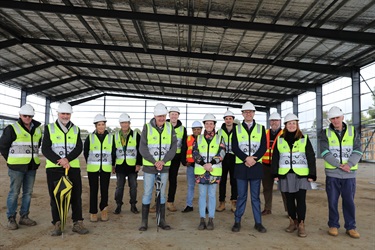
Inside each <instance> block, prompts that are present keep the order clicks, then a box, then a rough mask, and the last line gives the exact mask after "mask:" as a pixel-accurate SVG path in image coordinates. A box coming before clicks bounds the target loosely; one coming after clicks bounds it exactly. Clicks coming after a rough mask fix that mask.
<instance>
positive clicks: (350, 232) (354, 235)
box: [346, 229, 360, 239]
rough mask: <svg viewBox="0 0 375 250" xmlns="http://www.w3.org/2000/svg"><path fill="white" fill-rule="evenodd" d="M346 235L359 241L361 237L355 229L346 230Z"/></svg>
mask: <svg viewBox="0 0 375 250" xmlns="http://www.w3.org/2000/svg"><path fill="white" fill-rule="evenodd" d="M346 234H347V235H349V236H350V237H352V238H354V239H359V237H360V235H359V233H358V232H357V231H356V230H355V229H350V230H346Z"/></svg>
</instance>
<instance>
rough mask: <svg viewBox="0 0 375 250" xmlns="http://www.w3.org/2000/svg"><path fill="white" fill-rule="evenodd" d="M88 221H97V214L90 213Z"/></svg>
mask: <svg viewBox="0 0 375 250" xmlns="http://www.w3.org/2000/svg"><path fill="white" fill-rule="evenodd" d="M90 221H91V222H97V221H98V215H97V214H90Z"/></svg>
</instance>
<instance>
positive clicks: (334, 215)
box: [326, 176, 356, 230]
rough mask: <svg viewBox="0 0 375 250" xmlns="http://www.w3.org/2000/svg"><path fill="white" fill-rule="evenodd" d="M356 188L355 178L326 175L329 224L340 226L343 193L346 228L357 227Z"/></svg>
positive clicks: (330, 225)
mask: <svg viewBox="0 0 375 250" xmlns="http://www.w3.org/2000/svg"><path fill="white" fill-rule="evenodd" d="M355 189H356V180H355V178H350V179H339V178H334V177H329V176H327V177H326V192H327V198H328V226H329V227H336V228H340V223H339V211H338V201H339V197H340V195H341V198H342V211H343V214H344V220H345V225H344V227H345V229H346V230H351V229H355V228H356V222H355V204H354V195H355Z"/></svg>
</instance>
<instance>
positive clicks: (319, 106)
mask: <svg viewBox="0 0 375 250" xmlns="http://www.w3.org/2000/svg"><path fill="white" fill-rule="evenodd" d="M315 95H316V97H315V98H316V120H315V121H316V135H317V136H316V138H317V143H316V152H315V154H316V156H317V158H321V157H320V133H321V131H322V129H323V92H322V86H317V87H316V88H315Z"/></svg>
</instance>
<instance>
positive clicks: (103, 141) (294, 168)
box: [0, 102, 362, 238]
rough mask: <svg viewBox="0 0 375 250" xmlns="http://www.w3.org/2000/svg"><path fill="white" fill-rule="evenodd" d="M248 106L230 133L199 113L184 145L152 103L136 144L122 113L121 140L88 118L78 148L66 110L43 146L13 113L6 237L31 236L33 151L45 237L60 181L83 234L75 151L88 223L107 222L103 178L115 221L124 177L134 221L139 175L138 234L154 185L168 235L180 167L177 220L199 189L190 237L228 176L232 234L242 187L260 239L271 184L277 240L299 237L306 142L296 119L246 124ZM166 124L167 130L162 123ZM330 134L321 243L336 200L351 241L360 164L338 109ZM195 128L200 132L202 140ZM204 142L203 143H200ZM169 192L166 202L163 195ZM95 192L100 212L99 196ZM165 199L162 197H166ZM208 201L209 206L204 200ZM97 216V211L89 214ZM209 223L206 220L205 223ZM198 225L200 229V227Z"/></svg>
mask: <svg viewBox="0 0 375 250" xmlns="http://www.w3.org/2000/svg"><path fill="white" fill-rule="evenodd" d="M255 111H256V109H255V106H254V105H253V104H252V103H251V102H246V103H245V104H244V105H243V106H242V108H241V112H242V116H243V118H244V119H243V121H242V122H241V123H240V122H239V123H238V124H237V123H235V122H234V119H235V116H234V114H233V112H231V111H230V110H227V112H225V114H224V117H223V119H224V123H223V124H222V125H221V127H220V129H219V130H218V131H216V130H215V128H216V123H217V119H216V117H215V116H214V115H213V114H211V113H208V114H206V115H205V116H204V117H203V120H202V122H203V125H202V123H201V122H200V121H194V122H193V124H192V132H193V134H192V135H189V136H187V132H186V128H185V127H184V126H183V125H182V123H181V121H180V120H179V119H178V118H179V115H180V110H179V109H178V108H177V107H171V108H170V109H169V110H168V109H167V107H166V106H165V105H163V104H161V103H159V104H157V105H156V106H155V107H154V117H153V118H152V119H151V120H150V121H149V122H148V123H146V124H145V125H144V127H143V130H142V132H141V134H140V133H139V132H138V131H137V130H132V129H131V127H130V124H131V122H130V121H131V119H130V116H129V115H128V114H126V113H123V114H121V115H120V117H119V123H120V127H121V129H120V131H118V132H116V133H115V134H114V135H113V134H110V133H108V131H107V129H106V121H107V120H106V118H105V117H104V116H103V115H100V114H98V115H96V116H95V118H94V125H95V131H94V132H93V133H91V134H89V135H88V136H87V138H86V140H85V142H84V144H83V143H82V141H81V137H80V129H79V128H78V127H77V126H76V125H74V124H73V123H72V122H71V120H70V119H71V115H72V113H73V110H72V107H71V106H70V105H69V104H68V103H61V104H60V105H59V107H58V110H57V112H58V118H57V120H56V121H55V122H54V123H51V124H47V125H46V126H45V128H44V136H43V138H42V131H41V129H40V125H41V123H39V122H38V121H35V120H34V119H33V117H34V115H35V111H34V109H33V107H32V106H31V105H29V104H25V105H23V106H22V107H21V108H20V111H19V119H18V121H17V122H15V123H14V124H12V125H9V126H7V127H6V128H5V130H4V133H3V135H2V136H1V138H0V153H1V154H2V155H3V157H4V158H5V160H6V161H7V165H8V175H9V177H10V191H9V194H8V198H7V218H8V229H10V230H15V229H17V228H18V224H19V225H26V226H34V225H36V222H35V221H34V220H32V219H30V218H29V216H28V215H29V208H30V202H31V194H32V191H33V186H34V181H35V175H36V170H37V169H38V167H39V165H40V159H39V155H38V152H39V147H40V146H41V145H42V153H43V155H44V156H45V157H46V175H47V184H48V190H49V195H50V206H51V212H52V224H53V225H54V227H53V230H52V232H51V235H52V236H58V235H61V234H62V231H61V219H60V217H59V213H58V207H57V204H56V202H55V198H54V193H53V190H54V188H55V186H56V182H57V181H58V180H59V179H60V178H61V177H62V176H64V175H65V170H66V169H68V177H69V179H70V180H71V182H72V184H73V189H72V194H71V207H72V220H73V229H72V230H73V232H77V233H79V234H86V233H88V232H89V231H88V229H87V228H86V227H85V226H84V224H83V216H82V199H81V195H82V181H81V170H80V162H79V159H78V157H79V155H80V154H81V153H82V151H83V155H84V158H85V160H86V164H87V166H86V168H87V173H88V180H89V186H90V206H89V207H90V208H89V213H90V221H92V222H96V221H98V219H99V218H98V213H99V210H100V220H102V221H107V220H108V188H109V182H110V176H111V173H116V177H117V185H116V191H115V201H116V205H117V206H116V209H115V210H114V212H113V213H114V214H119V213H121V208H122V205H123V196H124V186H125V183H126V177H127V179H128V185H129V193H130V195H129V196H130V205H131V212H133V213H135V214H137V213H139V211H138V209H137V207H136V203H137V176H138V171H139V170H140V169H141V168H142V170H143V196H142V209H141V214H142V221H141V226H140V227H139V230H140V231H146V230H147V229H148V217H149V213H150V212H153V211H155V209H154V207H150V205H151V203H152V200H153V199H152V198H153V189H154V184H155V181H156V179H157V178H159V181H160V182H161V186H160V196H159V199H160V200H159V204H158V212H159V215H160V220H158V225H157V226H158V227H160V228H161V229H164V230H169V229H171V227H170V226H169V225H168V224H167V222H166V220H165V210H166V209H168V210H169V211H171V212H175V211H177V209H176V207H175V205H174V201H175V196H176V189H177V175H178V171H179V167H180V165H183V166H186V177H187V195H186V207H185V209H183V210H182V212H183V213H187V212H192V211H193V210H194V208H193V197H194V188H195V184H198V187H199V202H198V204H199V216H200V221H199V225H198V229H199V230H204V229H207V230H213V229H214V217H215V212H216V211H218V212H221V211H224V210H225V204H226V203H225V198H226V183H227V179H228V173H229V182H230V186H231V196H230V200H231V211H233V212H234V224H233V227H232V231H233V232H239V231H240V229H241V219H242V217H243V214H244V212H245V208H246V202H247V195H248V187H250V200H251V206H252V213H253V217H254V222H255V223H254V228H255V229H256V230H257V231H258V232H261V233H265V232H266V231H267V230H266V228H265V227H264V226H263V224H262V215H263V216H265V215H269V214H271V213H272V193H273V185H274V181H277V182H278V189H279V190H280V191H281V193H282V196H283V201H284V207H285V210H286V211H287V213H288V216H289V220H290V223H289V225H288V227H287V228H286V229H285V231H286V232H290V233H292V232H294V231H295V230H297V232H298V236H300V237H306V236H307V233H306V230H305V225H304V221H305V218H306V191H307V190H310V189H311V182H312V181H315V180H316V178H317V176H316V160H315V153H314V150H313V147H312V145H311V142H310V140H309V137H308V136H307V135H306V134H303V133H302V131H301V129H300V127H299V124H298V121H299V118H298V117H297V116H296V115H295V114H292V113H290V114H287V115H286V116H285V117H284V125H285V127H284V129H281V117H280V115H279V114H278V113H273V114H271V115H270V117H269V119H270V129H267V130H266V129H265V127H264V126H263V125H261V124H259V123H257V122H256V121H255V119H254V115H255ZM168 114H169V118H170V119H168V120H167V115H168ZM328 118H329V120H330V122H331V123H330V125H329V127H328V128H326V129H323V131H322V132H321V135H320V145H321V156H322V157H323V159H324V164H325V172H326V192H327V197H328V205H329V220H328V227H329V230H328V234H330V235H332V236H337V235H338V229H339V227H340V224H339V213H338V199H339V196H340V195H341V197H342V199H343V213H344V219H345V225H344V227H345V229H346V233H347V234H348V235H349V236H351V237H353V238H359V237H360V236H359V233H358V232H357V231H356V221H355V205H354V194H355V178H356V171H357V169H358V162H359V160H360V158H361V155H362V153H361V146H360V139H359V134H358V132H356V130H355V129H354V127H353V126H350V125H347V124H346V123H344V121H343V119H344V113H343V112H342V110H341V109H340V108H338V107H332V108H331V109H330V110H329V112H328ZM203 128H204V130H203ZM202 132H203V134H202ZM167 182H169V189H168V195H166V186H167ZM261 183H262V184H263V194H264V200H265V204H264V210H263V211H261V202H260V186H261ZM218 185H219V205H218V206H217V207H216V189H217V186H218ZM99 187H100V202H99V206H98V192H99ZM21 188H22V191H23V193H22V203H21V208H20V210H19V214H20V219H19V222H18V224H17V221H16V214H17V201H18V196H19V193H20V190H21ZM167 196H168V197H167ZM207 197H208V199H207ZM98 207H99V210H98ZM207 214H208V220H206V217H207ZM206 222H207V223H206Z"/></svg>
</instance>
